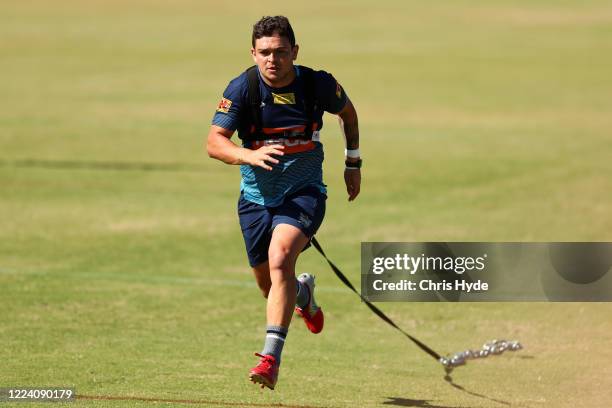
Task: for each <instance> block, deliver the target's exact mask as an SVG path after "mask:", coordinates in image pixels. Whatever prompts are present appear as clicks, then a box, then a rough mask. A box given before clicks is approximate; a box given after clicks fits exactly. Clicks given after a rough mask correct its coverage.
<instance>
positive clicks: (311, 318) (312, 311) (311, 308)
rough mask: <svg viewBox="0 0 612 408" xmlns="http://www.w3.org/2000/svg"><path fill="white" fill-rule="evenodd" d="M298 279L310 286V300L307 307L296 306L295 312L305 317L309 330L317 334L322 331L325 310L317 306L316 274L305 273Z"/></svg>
mask: <svg viewBox="0 0 612 408" xmlns="http://www.w3.org/2000/svg"><path fill="white" fill-rule="evenodd" d="M297 279H298V280H299V281H300V282H301V283H302V284H304V286H306V288H308V295H309V296H308V297H309V301H308V304H307V306H306V307H305V308H301V307H298V306H296V307H295V313H297V314H298V315H299V316H300V317H301V318H302V319H304V323H306V327H308V330H310V331H311V332H312V333H315V334H317V333H321V331H322V330H323V324H324V323H325V319H324V318H323V310H322V309H321V308H320V307H319V306H317V304H316V302H315V300H314V288H315V283H314V276H312V275H311V274H309V273H303V274H301V275H300V276H298V278H297Z"/></svg>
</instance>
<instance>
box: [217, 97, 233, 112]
mask: <svg viewBox="0 0 612 408" xmlns="http://www.w3.org/2000/svg"><path fill="white" fill-rule="evenodd" d="M231 106H232V101H230V100H229V99H226V98H221V102H219V106H217V112H221V113H227V112H229V109H230V107H231Z"/></svg>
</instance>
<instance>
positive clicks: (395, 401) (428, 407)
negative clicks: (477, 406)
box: [383, 397, 455, 408]
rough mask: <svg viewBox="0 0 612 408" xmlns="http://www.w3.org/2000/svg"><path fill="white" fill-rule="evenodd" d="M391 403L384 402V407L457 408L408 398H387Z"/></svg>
mask: <svg viewBox="0 0 612 408" xmlns="http://www.w3.org/2000/svg"><path fill="white" fill-rule="evenodd" d="M387 398H389V401H385V402H383V405H397V406H398V407H415V408H455V407H450V406H446V405H435V404H431V403H430V401H429V400H415V399H408V398H398V397H387Z"/></svg>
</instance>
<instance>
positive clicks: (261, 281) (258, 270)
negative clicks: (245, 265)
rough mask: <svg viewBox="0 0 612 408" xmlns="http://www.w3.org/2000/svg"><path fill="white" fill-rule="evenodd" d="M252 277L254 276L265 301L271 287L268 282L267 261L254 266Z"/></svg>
mask: <svg viewBox="0 0 612 408" xmlns="http://www.w3.org/2000/svg"><path fill="white" fill-rule="evenodd" d="M253 275H255V281H256V282H257V286H258V287H259V289H260V290H261V294H262V295H263V297H265V298H266V299H267V298H268V294H269V293H270V287H271V286H272V281H271V280H270V265H269V263H268V261H266V262H262V263H260V264H259V265H257V266H255V267H254V268H253Z"/></svg>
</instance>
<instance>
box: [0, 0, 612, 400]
mask: <svg viewBox="0 0 612 408" xmlns="http://www.w3.org/2000/svg"><path fill="white" fill-rule="evenodd" d="M428 3H429V2H417V1H379V2H375V3H374V2H369V1H332V2H320V3H319V2H307V3H301V4H295V5H293V4H291V5H290V4H289V3H288V2H287V4H283V5H282V6H276V5H273V6H271V5H270V4H269V3H263V2H242V1H240V2H212V1H176V2H164V1H144V0H143V1H129V2H120V1H115V0H112V1H81V2H77V1H72V2H70V1H65V0H58V1H54V2H45V1H30V2H19V1H15V0H9V1H3V2H2V3H1V4H0V11H1V12H0V72H2V79H1V80H0V345H1V347H0V387H8V386H54V385H55V386H72V387H75V388H76V389H77V393H78V394H80V395H84V396H90V398H89V399H79V400H78V401H77V402H75V403H74V406H79V407H81V406H83V407H85V406H87V407H90V406H91V407H150V406H153V405H155V406H180V405H185V406H188V405H197V406H220V407H223V406H245V407H248V406H272V405H274V404H277V405H278V404H283V405H282V406H303V407H374V406H403V407H430V408H455V407H504V406H512V407H531V408H535V407H608V406H610V404H612V402H611V401H612V391H611V390H612V368H611V367H612V349H611V347H610V344H612V343H611V342H612V321H611V320H610V316H611V312H612V305H610V304H604V303H601V304H592V303H589V304H581V303H568V304H553V303H537V304H534V303H503V304H501V303H489V304H471V303H466V304H450V303H445V304H436V303H400V304H397V303H394V304H391V303H389V304H380V305H379V306H380V307H381V309H383V310H384V311H385V312H387V313H388V314H389V315H390V316H391V317H392V318H393V319H396V321H397V322H398V323H399V324H400V325H401V326H402V327H404V328H405V329H406V330H408V331H410V332H411V333H413V334H414V335H415V336H416V337H418V338H420V339H422V340H423V341H424V342H426V343H427V344H429V345H431V346H432V347H433V348H434V349H436V350H437V351H439V352H441V353H447V352H454V351H458V350H462V349H466V348H470V347H471V348H473V347H479V346H480V345H481V344H482V343H483V342H484V341H485V340H490V339H493V338H512V339H518V340H520V341H522V342H523V344H524V345H525V350H523V351H521V352H520V353H515V354H507V355H504V356H501V357H496V358H490V359H487V360H483V361H478V362H474V363H470V364H469V365H468V366H466V367H463V368H460V369H458V370H457V371H456V372H455V374H454V375H453V380H454V382H455V384H456V385H457V387H453V386H451V385H450V384H449V383H447V382H445V381H444V380H443V375H444V373H443V370H442V369H441V367H440V365H439V364H437V363H436V362H435V361H433V359H430V358H429V357H428V356H426V355H425V354H424V353H422V352H421V351H419V350H418V349H417V348H416V347H415V346H413V345H412V344H409V343H408V342H407V341H406V339H405V338H403V337H402V336H401V335H398V334H396V333H395V332H393V331H392V330H391V329H390V328H388V327H387V326H386V325H385V324H384V323H382V322H380V321H379V320H377V318H376V317H375V316H373V315H372V314H371V313H370V312H369V311H368V310H367V308H366V307H364V305H363V304H361V303H360V302H359V300H358V299H357V298H356V297H355V296H354V295H352V294H351V293H350V292H349V291H348V290H346V289H345V288H344V287H343V286H342V284H341V283H340V282H339V281H337V279H336V278H335V277H334V276H333V274H332V273H331V271H329V270H328V267H327V266H326V264H324V263H323V261H322V259H321V258H320V257H319V256H318V255H317V254H316V253H315V252H314V251H313V250H309V251H307V252H306V253H305V254H304V255H303V256H302V257H301V259H300V264H299V269H300V271H310V272H313V273H315V274H316V275H317V281H318V288H319V289H320V290H319V289H318V290H319V292H318V300H319V302H320V303H321V304H322V305H323V306H324V308H325V311H326V320H327V322H326V324H327V326H326V329H325V331H324V332H323V334H321V335H319V336H313V335H309V333H308V332H307V331H306V329H305V327H303V325H302V324H301V323H300V322H296V323H298V324H295V325H293V326H292V329H291V331H290V333H289V336H288V342H287V346H286V347H285V353H284V362H283V366H282V368H281V377H280V380H279V384H278V386H277V389H276V390H275V391H274V392H267V391H266V392H264V391H261V390H259V389H258V388H256V387H254V386H253V385H251V384H250V383H249V382H248V381H247V371H248V369H249V368H250V367H251V366H252V365H253V364H254V363H255V362H256V359H255V358H254V357H253V356H252V353H253V352H254V351H259V350H260V347H261V345H262V338H263V332H264V328H265V321H264V302H263V299H262V298H261V296H260V295H259V292H258V290H257V289H256V288H255V285H254V282H253V279H252V278H251V276H250V273H249V270H248V268H247V263H246V258H245V255H244V250H243V243H242V237H241V234H240V230H239V226H238V223H237V217H236V214H235V213H236V211H235V206H236V200H237V194H238V183H239V174H238V169H237V168H235V167H229V166H224V165H222V164H221V163H219V162H216V161H213V160H210V159H208V158H207V157H206V155H205V153H204V150H203V148H202V145H203V141H204V137H205V135H206V134H207V131H208V126H209V124H210V119H211V117H212V113H213V111H214V109H215V107H216V104H217V103H218V100H219V98H220V95H221V92H222V90H223V89H224V87H225V86H226V84H227V82H228V81H229V80H230V79H231V78H233V77H234V76H236V75H237V74H238V73H240V72H241V71H242V70H243V69H244V68H246V67H247V66H248V65H249V64H251V60H250V58H249V54H248V51H249V47H250V27H251V25H252V24H253V22H255V21H256V20H257V19H258V18H259V17H261V16H262V15H265V14H286V15H288V16H289V17H290V19H291V20H292V23H293V26H294V29H295V31H296V35H297V37H298V43H299V44H301V50H300V58H299V61H298V62H300V63H302V64H304V65H309V66H313V67H316V68H324V69H326V70H328V71H330V72H332V73H333V74H334V75H335V76H336V77H337V78H338V79H339V80H340V82H341V83H342V84H343V86H344V87H345V88H346V90H347V92H348V94H349V96H350V97H351V99H352V100H353V101H354V103H355V105H356V107H357V109H358V112H359V115H360V127H361V138H362V142H361V150H362V152H363V156H364V170H363V187H362V195H361V196H360V197H359V199H358V200H357V201H356V202H354V203H348V202H347V201H346V193H345V192H344V186H343V179H342V170H343V153H342V149H343V148H344V146H343V143H342V138H341V136H340V132H339V129H338V126H337V125H336V124H335V119H334V118H333V117H326V127H325V130H324V138H323V140H324V143H325V146H326V154H327V160H326V163H325V174H326V182H327V184H328V186H329V200H328V208H327V216H326V221H325V223H324V225H323V227H322V228H321V230H320V232H319V234H318V239H319V241H320V242H321V243H322V244H323V246H324V247H325V249H326V250H327V252H328V254H329V256H330V257H331V258H332V259H333V260H334V261H335V262H336V263H337V264H338V265H340V266H341V268H342V269H343V270H344V271H345V272H347V274H348V275H349V276H350V278H351V279H352V280H353V281H354V282H355V284H358V283H359V281H358V279H359V250H360V242H361V241H434V240H438V241H556V240H557V241H582V240H584V241H592V240H599V241H611V240H612V210H611V204H612V189H611V188H610V187H611V175H612V160H610V158H611V156H612V138H611V137H612V115H610V112H611V111H612V81H611V80H610V73H611V72H612V6H611V5H610V4H609V2H606V1H591V0H588V1H577V0H574V1H569V0H568V1H552V0H549V1H543V0H534V1H526V0H525V1H510V0H500V1H495V2H492V1H484V0H483V1H461V0H458V1H441V2H435V3H434V4H428ZM432 3H433V2H432ZM459 387H462V388H463V389H460V388H459ZM104 398H106V399H104ZM155 400H157V401H155ZM164 401H165V402H164ZM28 405H34V404H9V403H5V405H2V406H3V407H4V406H6V407H10V406H15V407H26V406H28Z"/></svg>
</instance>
